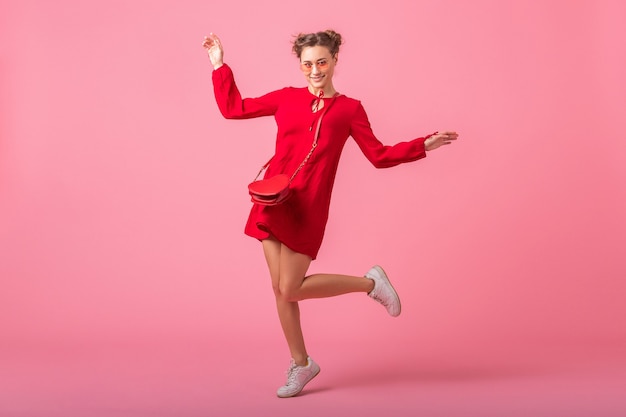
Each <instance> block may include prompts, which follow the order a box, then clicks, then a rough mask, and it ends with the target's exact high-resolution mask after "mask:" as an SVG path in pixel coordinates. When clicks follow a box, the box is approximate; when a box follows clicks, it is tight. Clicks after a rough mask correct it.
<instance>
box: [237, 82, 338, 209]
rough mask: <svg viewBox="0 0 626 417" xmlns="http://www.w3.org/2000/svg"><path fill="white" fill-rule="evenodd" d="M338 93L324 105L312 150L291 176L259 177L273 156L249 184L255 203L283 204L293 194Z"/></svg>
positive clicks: (264, 204) (267, 204)
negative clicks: (325, 114) (298, 175)
mask: <svg viewBox="0 0 626 417" xmlns="http://www.w3.org/2000/svg"><path fill="white" fill-rule="evenodd" d="M338 95H339V94H335V95H334V96H333V100H332V101H331V102H330V103H329V104H328V105H327V106H324V108H323V109H322V110H321V113H320V117H319V119H317V127H316V128H315V134H314V136H313V144H312V145H311V150H310V151H309V153H308V154H307V156H306V157H305V158H304V160H303V161H302V163H301V164H300V166H298V168H297V169H296V171H295V172H294V173H293V175H292V176H291V177H289V176H288V175H286V174H278V175H274V176H273V177H270V178H264V179H262V180H259V179H258V178H259V176H260V175H261V173H262V172H263V171H264V170H266V169H267V167H268V166H269V165H270V162H271V161H272V158H273V157H272V158H270V160H269V161H267V163H266V164H265V165H263V167H261V170H260V171H259V173H258V174H257V176H256V178H255V179H254V181H252V182H251V183H250V184H248V192H249V193H250V197H251V199H252V202H253V203H255V204H260V205H263V206H275V205H277V204H281V203H282V202H284V201H285V200H287V199H288V198H289V197H290V196H291V188H290V184H291V181H293V179H294V178H295V176H296V174H297V173H298V172H299V171H300V170H301V169H302V167H303V166H304V164H306V163H307V161H308V160H309V158H310V157H311V154H313V150H315V148H316V147H317V139H318V137H319V135H320V126H321V125H322V117H324V113H325V112H326V110H327V109H328V108H329V107H330V105H331V104H332V103H333V102H334V101H335V100H334V98H335V97H337V96H338ZM322 97H323V93H320V100H321V98H322Z"/></svg>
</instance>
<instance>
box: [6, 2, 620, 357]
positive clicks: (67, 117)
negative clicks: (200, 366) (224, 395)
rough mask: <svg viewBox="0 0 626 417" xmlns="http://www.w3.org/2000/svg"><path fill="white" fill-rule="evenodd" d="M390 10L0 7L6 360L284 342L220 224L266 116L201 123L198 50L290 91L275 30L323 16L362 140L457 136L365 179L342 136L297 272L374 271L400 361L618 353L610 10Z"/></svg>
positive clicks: (257, 276) (318, 325) (269, 130)
mask: <svg viewBox="0 0 626 417" xmlns="http://www.w3.org/2000/svg"><path fill="white" fill-rule="evenodd" d="M391 3H392V4H391V5H389V2H386V3H385V4H387V6H392V7H385V8H380V4H378V3H371V4H370V3H367V2H361V1H358V2H357V1H326V0H322V1H318V2H315V4H314V5H313V4H311V3H310V2H287V3H285V2H283V1H277V0H269V1H265V2H252V1H243V2H219V4H216V2H211V1H191V0H187V1H182V2H165V1H160V2H158V1H157V2H154V1H152V2H148V1H135V2H127V1H107V2H84V1H77V0H60V1H55V2H47V1H33V0H31V1H8V2H7V1H3V2H2V11H1V12H0V16H1V17H0V27H1V29H0V31H1V33H0V36H1V38H2V39H3V41H2V44H1V46H0V48H1V49H0V52H1V58H0V110H1V112H0V135H1V136H0V280H1V281H0V283H1V287H0V288H1V290H0V328H1V329H2V338H3V339H4V340H3V345H4V346H5V348H7V347H11V346H15V347H18V346H23V345H26V344H31V343H38V344H43V345H44V346H45V345H46V344H54V343H64V342H67V341H71V340H75V339H88V340H96V341H97V340H104V339H110V340H131V341H132V340H141V339H142V338H146V339H150V338H153V337H159V335H164V334H166V335H181V336H184V337H189V338H194V337H200V338H202V337H211V338H212V340H217V341H219V340H221V339H220V338H221V337H222V336H224V335H229V334H239V335H240V336H239V337H240V338H241V339H242V340H246V339H247V338H249V337H252V336H250V335H251V333H254V332H257V333H258V334H263V333H266V332H268V331H271V332H272V333H271V335H270V336H269V337H267V341H266V342H264V343H270V344H275V346H276V347H277V349H279V350H280V349H285V348H284V346H283V342H282V338H281V336H280V334H279V333H278V325H277V322H276V318H275V313H274V309H273V300H272V294H271V290H270V287H269V278H268V276H267V273H266V271H265V266H264V261H263V256H262V253H261V248H260V245H259V244H258V243H257V242H255V241H253V240H252V239H250V238H247V237H245V236H244V235H243V233H242V229H243V224H244V221H245V219H246V216H247V212H248V210H249V207H250V204H249V201H248V198H247V196H246V191H245V186H246V184H247V182H248V181H249V180H251V179H252V177H253V176H254V175H255V173H256V170H257V167H258V166H259V164H261V163H262V162H264V161H265V159H266V158H267V157H268V156H269V155H270V152H271V149H272V146H273V144H272V137H273V134H274V125H273V121H272V120H271V119H257V120H250V121H227V120H224V119H222V118H221V116H220V115H219V113H218V111H217V107H216V105H215V102H214V100H213V96H212V87H211V82H210V73H211V69H210V63H209V61H208V59H207V57H206V55H205V54H204V52H203V50H202V48H201V46H200V45H201V41H202V38H203V36H204V35H205V34H207V33H208V32H210V31H213V32H215V33H218V34H219V35H220V36H221V38H222V40H223V43H224V45H225V48H226V61H227V62H228V63H229V64H230V65H231V66H232V67H233V69H234V71H235V76H236V78H237V80H238V83H239V86H240V89H241V90H242V92H243V93H244V94H245V95H247V96H256V95H260V94H262V93H265V92H267V91H269V90H272V89H275V88H279V87H282V86H284V85H295V86H301V85H303V79H302V77H301V75H300V74H299V70H298V67H297V65H296V61H295V58H294V57H293V56H292V55H291V53H290V44H289V42H290V40H291V35H293V34H295V33H297V32H299V31H314V30H319V29H324V28H327V27H332V28H335V29H336V30H338V31H340V32H341V33H342V34H343V35H344V37H345V39H346V43H345V45H344V47H343V50H342V52H341V55H340V61H339V68H338V70H337V73H336V79H335V85H336V87H337V88H338V89H339V90H340V91H342V92H343V93H345V94H347V95H349V96H352V97H355V98H359V99H361V100H362V101H363V103H364V105H365V108H366V110H367V111H368V114H369V116H370V119H371V122H372V124H373V127H374V130H375V132H376V133H377V135H378V136H379V138H380V139H381V140H382V141H383V142H386V143H394V142H397V141H400V140H406V139H409V138H411V137H413V136H416V135H422V134H426V133H430V132H432V131H434V130H443V129H454V130H457V131H458V132H460V134H461V140H460V141H459V142H458V143H457V144H455V145H454V146H451V147H449V148H446V149H444V150H439V151H436V152H434V153H433V154H431V155H430V156H429V157H428V158H427V159H426V160H423V161H420V162H419V163H415V164H411V165H405V166H401V167H397V168H395V169H391V170H383V171H380V170H375V169H374V168H373V167H371V166H370V165H369V164H368V163H367V161H366V160H365V158H364V157H363V156H362V155H361V154H360V153H359V151H358V149H357V147H356V146H355V145H354V144H353V143H352V142H349V143H348V146H347V147H346V150H345V153H344V158H343V160H342V165H341V167H340V171H339V178H338V182H337V186H336V189H335V195H334V205H333V207H332V211H331V221H330V223H329V227H328V231H327V236H326V241H325V246H323V248H322V251H321V253H320V258H319V260H318V261H316V262H314V264H313V267H312V271H313V272H316V271H336V272H341V273H353V274H362V273H364V272H365V271H366V270H367V269H368V268H369V267H370V266H371V264H373V263H381V264H382V265H384V266H385V267H386V269H387V270H388V272H389V273H390V275H391V276H392V277H393V279H394V282H395V283H396V285H397V287H398V290H399V291H400V293H401V296H402V298H403V303H404V306H405V310H404V315H403V316H402V317H401V318H400V319H399V320H401V321H398V322H394V326H396V327H395V329H397V334H403V336H401V337H402V338H403V339H402V340H406V341H407V342H409V343H410V344H414V343H419V344H420V345H422V346H423V349H433V350H435V349H453V348H454V346H459V345H464V346H466V347H467V348H472V347H473V348H476V349H485V348H487V349H493V350H494V351H495V350H498V349H501V348H502V346H509V345H516V346H520V345H522V346H525V347H529V346H530V347H533V346H534V347H538V349H542V346H546V345H548V344H555V343H556V344H559V343H560V344H566V345H567V344H571V345H572V346H576V345H578V346H583V345H584V346H590V345H594V344H596V343H616V342H619V343H624V340H625V337H626V335H625V333H624V327H623V322H624V318H625V313H626V307H624V302H623V299H624V292H625V291H626V282H625V280H624V277H626V261H625V260H624V253H625V252H624V248H625V247H626V216H625V215H624V213H625V212H626V168H625V167H626V164H625V163H624V161H625V160H626V144H625V141H624V140H623V135H624V133H623V132H624V130H625V129H624V128H625V127H626V126H625V124H626V123H625V122H624V120H625V118H624V109H625V108H626V107H625V105H626V83H624V81H623V74H626V36H625V34H624V30H623V29H622V28H623V22H624V18H625V17H626V4H625V3H624V2H623V1H591V0H589V1H575V2H572V1H556V0H554V1H547V2H544V1H541V2H539V1H536V2H529V1H525V0H524V1H522V0H519V1H518V0H516V1H506V2H502V1H496V0H481V1H475V2H464V1H454V0H447V1H437V2H434V1H433V2H426V1H415V2H408V1H406V2H405V1H397V2H393V1H392V2H391ZM407 190H409V192H407ZM304 308H305V313H306V317H307V318H306V325H307V326H308V329H309V331H310V335H311V336H310V337H311V339H313V340H315V339H316V338H317V340H319V339H320V338H322V339H323V338H326V337H337V336H338V335H341V334H344V333H342V332H344V331H345V328H346V325H347V324H348V323H351V322H352V321H354V322H357V323H359V324H358V326H356V327H351V328H350V331H351V333H350V334H351V335H352V336H353V337H355V338H359V337H365V336H364V335H366V334H367V332H368V329H369V328H371V326H378V325H380V326H383V323H388V318H387V317H385V316H384V314H383V313H382V311H378V310H377V309H376V310H374V308H373V307H371V305H370V304H367V303H366V302H365V301H363V299H362V298H359V297H357V296H346V297H343V298H342V299H337V300H320V301H315V302H309V303H307V304H306V306H305V307H304ZM370 312H371V313H370ZM339 313H341V314H339ZM344 314H348V315H350V317H351V318H350V319H346V318H345V316H343V315H344ZM360 316H363V317H365V319H364V320H367V326H365V323H363V322H361V321H359V320H358V318H359V317H360ZM345 320H349V321H348V323H346V322H345ZM378 322H380V324H379V323H378ZM333 323H337V324H333ZM407 330H409V331H408V332H407ZM399 337H400V336H399ZM316 347H319V349H320V350H322V349H323V346H319V345H316ZM281 352H283V353H284V355H285V356H286V349H285V350H284V351H281Z"/></svg>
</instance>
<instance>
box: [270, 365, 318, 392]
mask: <svg viewBox="0 0 626 417" xmlns="http://www.w3.org/2000/svg"><path fill="white" fill-rule="evenodd" d="M307 361H308V363H307V365H306V366H300V365H296V361H294V360H293V359H292V360H291V363H290V364H289V369H288V370H287V383H286V384H285V385H284V386H282V387H280V388H278V391H276V395H278V396H279V397H280V398H287V397H293V396H294V395H298V394H299V393H300V391H302V388H304V386H305V385H306V384H307V383H308V382H309V381H310V380H312V379H313V378H315V377H316V376H317V374H319V373H320V367H319V365H318V364H316V363H315V362H313V359H311V358H310V357H309V358H307Z"/></svg>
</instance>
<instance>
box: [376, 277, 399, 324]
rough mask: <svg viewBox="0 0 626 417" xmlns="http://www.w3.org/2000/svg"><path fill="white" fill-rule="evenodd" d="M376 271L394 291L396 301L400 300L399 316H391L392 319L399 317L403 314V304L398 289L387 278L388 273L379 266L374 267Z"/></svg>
mask: <svg viewBox="0 0 626 417" xmlns="http://www.w3.org/2000/svg"><path fill="white" fill-rule="evenodd" d="M374 269H375V270H376V271H378V273H379V274H380V276H381V278H382V279H384V280H385V282H386V283H387V285H389V288H391V291H393V295H395V296H396V300H398V314H390V315H391V317H398V316H399V315H400V313H401V312H402V304H401V303H400V297H399V296H398V293H397V292H396V289H395V288H393V285H391V281H389V277H387V273H386V272H385V271H384V270H383V268H382V267H381V266H379V265H374Z"/></svg>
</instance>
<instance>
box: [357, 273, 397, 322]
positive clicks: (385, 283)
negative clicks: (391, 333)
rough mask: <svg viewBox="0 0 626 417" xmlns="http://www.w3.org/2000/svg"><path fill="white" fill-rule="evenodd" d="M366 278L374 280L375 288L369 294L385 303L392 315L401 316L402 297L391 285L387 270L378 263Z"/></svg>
mask: <svg viewBox="0 0 626 417" xmlns="http://www.w3.org/2000/svg"><path fill="white" fill-rule="evenodd" d="M365 278H369V279H371V280H374V289H373V290H372V291H370V292H369V293H368V294H367V295H369V296H370V297H371V298H373V299H374V300H376V301H378V302H379V303H381V304H382V305H384V306H385V307H386V308H387V312H388V313H389V314H390V315H391V316H392V317H397V316H399V315H400V310H401V306H400V298H399V297H398V294H397V293H396V290H394V289H393V287H392V286H391V282H389V278H387V274H385V271H383V269H382V268H381V267H380V266H378V265H376V266H374V267H373V268H372V269H370V270H369V271H368V272H367V274H365Z"/></svg>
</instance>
